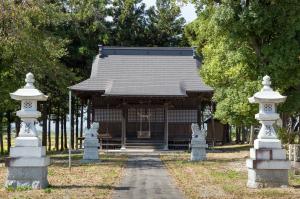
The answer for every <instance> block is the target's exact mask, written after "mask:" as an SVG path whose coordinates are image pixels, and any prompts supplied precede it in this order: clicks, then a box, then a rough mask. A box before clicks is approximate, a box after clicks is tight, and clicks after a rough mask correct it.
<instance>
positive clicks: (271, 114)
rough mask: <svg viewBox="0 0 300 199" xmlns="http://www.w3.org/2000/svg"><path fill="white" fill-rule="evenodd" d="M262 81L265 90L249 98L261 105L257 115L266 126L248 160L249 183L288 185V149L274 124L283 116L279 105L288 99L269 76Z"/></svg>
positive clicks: (255, 184)
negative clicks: (278, 108)
mask: <svg viewBox="0 0 300 199" xmlns="http://www.w3.org/2000/svg"><path fill="white" fill-rule="evenodd" d="M262 84H263V88H262V89H261V91H260V92H257V93H255V94H254V96H253V97H251V98H249V102H250V103H258V104H259V113H257V114H256V115H255V119H257V120H258V121H259V122H260V123H261V125H262V126H261V129H260V131H259V134H258V136H257V139H256V140H255V141H254V148H251V149H250V159H248V160H247V167H248V183H247V186H248V187H251V188H260V187H281V186H287V185H288V170H289V168H290V162H289V161H287V160H286V151H285V150H284V149H282V147H281V142H280V140H278V139H277V135H276V132H275V130H274V128H273V124H274V123H275V122H276V121H277V120H278V119H279V114H278V113H276V104H278V103H281V102H284V101H285V100H286V96H282V95H281V94H280V93H278V92H275V91H273V89H272V88H271V87H270V85H271V81H270V77H269V76H265V77H264V78H263V81H262Z"/></svg>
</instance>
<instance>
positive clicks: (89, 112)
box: [86, 99, 91, 129]
mask: <svg viewBox="0 0 300 199" xmlns="http://www.w3.org/2000/svg"><path fill="white" fill-rule="evenodd" d="M86 127H87V128H88V129H90V128H91V100H90V99H89V100H88V105H87V116H86Z"/></svg>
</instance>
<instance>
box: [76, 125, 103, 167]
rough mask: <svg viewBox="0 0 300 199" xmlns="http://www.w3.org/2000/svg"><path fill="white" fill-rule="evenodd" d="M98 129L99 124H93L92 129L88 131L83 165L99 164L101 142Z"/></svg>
mask: <svg viewBox="0 0 300 199" xmlns="http://www.w3.org/2000/svg"><path fill="white" fill-rule="evenodd" d="M98 129H99V124H98V123H95V122H94V123H93V124H92V126H91V129H88V130H87V132H86V134H85V138H84V145H83V146H84V151H83V160H82V161H81V162H83V163H89V162H99V161H100V159H99V150H98V147H100V144H99V140H98V136H97V135H98Z"/></svg>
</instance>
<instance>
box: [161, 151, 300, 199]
mask: <svg viewBox="0 0 300 199" xmlns="http://www.w3.org/2000/svg"><path fill="white" fill-rule="evenodd" d="M246 147H247V146H246ZM220 148H222V147H220ZM223 148H230V150H229V151H225V152H224V151H223V150H222V152H220V153H218V152H213V153H208V159H207V160H206V161H203V162H190V161H189V158H190V154H188V153H183V154H177V155H176V156H175V155H172V154H163V155H161V159H162V161H163V163H164V164H165V166H166V167H167V169H168V170H169V173H170V174H171V176H172V177H173V178H174V180H175V181H176V184H177V185H178V187H179V188H180V189H181V190H182V191H183V192H184V194H185V196H186V198H237V199H240V198H249V199H254V198H270V199H273V198H300V189H299V187H300V177H297V176H294V175H292V174H290V176H289V183H290V186H289V187H288V188H264V189H250V188H247V179H248V174H247V168H246V164H245V162H246V159H247V158H248V155H249V151H248V150H239V149H241V148H244V146H241V145H239V146H225V147H223ZM232 149H234V150H232Z"/></svg>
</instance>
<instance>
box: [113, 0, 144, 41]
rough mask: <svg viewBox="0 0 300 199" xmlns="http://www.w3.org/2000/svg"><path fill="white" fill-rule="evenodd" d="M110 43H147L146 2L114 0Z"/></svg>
mask: <svg viewBox="0 0 300 199" xmlns="http://www.w3.org/2000/svg"><path fill="white" fill-rule="evenodd" d="M110 16H111V17H112V22H111V26H110V31H111V33H110V35H111V37H110V41H109V44H110V45H117V46H143V45H145V41H146V40H145V39H146V37H145V27H146V19H145V4H144V3H142V0H113V1H112V6H111V14H110Z"/></svg>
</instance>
